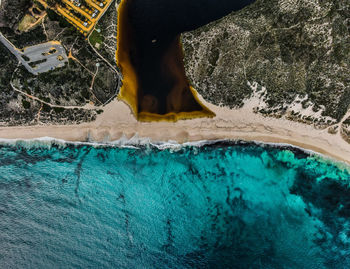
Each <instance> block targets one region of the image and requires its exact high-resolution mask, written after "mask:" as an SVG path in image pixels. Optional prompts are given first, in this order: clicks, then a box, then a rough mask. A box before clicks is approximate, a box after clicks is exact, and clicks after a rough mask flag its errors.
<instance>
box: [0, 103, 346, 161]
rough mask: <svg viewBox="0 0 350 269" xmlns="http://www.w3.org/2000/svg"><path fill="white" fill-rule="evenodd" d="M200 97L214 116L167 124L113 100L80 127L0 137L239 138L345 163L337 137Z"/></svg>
mask: <svg viewBox="0 0 350 269" xmlns="http://www.w3.org/2000/svg"><path fill="white" fill-rule="evenodd" d="M200 99H201V101H202V102H203V103H204V104H205V105H206V106H207V107H208V108H209V109H210V110H212V111H213V112H215V113H216V117H215V118H199V119H192V120H182V121H178V122H175V123H172V122H150V123H147V122H138V121H137V120H136V119H135V117H134V116H133V115H132V113H131V110H130V108H129V106H127V105H126V104H125V103H123V102H121V101H119V100H114V101H112V102H111V103H110V104H108V105H107V106H106V107H105V109H104V112H103V113H101V114H100V115H98V116H97V119H96V120H95V121H94V122H90V123H83V124H80V125H36V126H23V127H1V128H0V138H2V139H34V138H40V137H52V138H55V139H63V140H66V141H74V142H76V141H87V140H90V141H95V142H108V141H114V140H118V139H120V138H128V139H130V138H132V137H134V136H138V137H139V138H148V139H150V140H151V141H162V142H168V141H176V142H178V143H184V142H193V141H200V140H219V139H231V140H245V141H260V142H266V143H286V144H290V145H294V146H298V147H301V148H304V149H307V150H312V151H315V152H318V153H321V154H323V155H326V156H329V157H332V158H334V159H336V160H339V161H344V162H346V163H348V164H350V144H348V143H347V142H345V141H344V140H343V139H342V138H341V137H340V135H332V134H329V133H328V132H327V130H326V129H325V130H317V129H315V128H314V127H313V126H311V125H306V124H302V123H297V122H292V121H289V120H286V119H275V118H266V117H263V116H261V115H258V114H255V113H253V111H252V108H253V106H254V104H253V103H251V102H249V101H248V102H247V103H246V105H245V106H244V107H243V108H241V109H229V108H225V107H218V106H214V105H212V104H209V103H207V102H205V101H204V100H203V99H202V98H201V97H200Z"/></svg>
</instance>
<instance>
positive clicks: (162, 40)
mask: <svg viewBox="0 0 350 269" xmlns="http://www.w3.org/2000/svg"><path fill="white" fill-rule="evenodd" d="M252 2H254V0H243V1H231V0H222V1H220V4H218V3H217V1H214V0H197V1H185V0H177V1H173V0H170V1H163V0H142V1H141V0H122V2H121V4H120V5H119V10H118V14H119V18H118V37H117V39H118V44H117V55H116V57H117V63H118V66H119V67H120V69H121V71H122V74H123V86H122V88H121V90H120V95H119V97H120V99H121V100H123V101H125V102H126V103H127V104H129V106H130V107H131V108H132V110H133V113H134V114H135V115H136V118H137V119H138V120H140V121H160V120H165V121H177V120H180V119H191V118H197V117H214V116H215V114H214V113H213V112H212V111H210V110H209V109H208V108H207V107H206V106H205V105H204V104H203V103H202V102H200V100H199V98H198V96H197V93H196V91H195V90H194V89H193V88H192V87H191V86H190V83H189V80H188V78H187V77H186V73H185V68H184V62H183V50H182V44H181V41H180V35H181V33H182V32H184V31H189V30H194V29H196V28H198V27H200V26H202V25H205V24H207V23H209V22H211V21H213V20H215V19H219V18H221V17H223V16H225V15H227V14H229V13H230V12H232V11H234V10H238V9H241V8H243V7H244V6H246V5H248V4H250V3H252Z"/></svg>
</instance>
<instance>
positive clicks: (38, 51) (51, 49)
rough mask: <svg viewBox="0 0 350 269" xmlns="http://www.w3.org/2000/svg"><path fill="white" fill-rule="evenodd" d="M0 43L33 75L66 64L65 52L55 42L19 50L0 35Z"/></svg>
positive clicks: (59, 44)
mask: <svg viewBox="0 0 350 269" xmlns="http://www.w3.org/2000/svg"><path fill="white" fill-rule="evenodd" d="M0 42H1V43H3V44H4V45H5V47H6V48H7V49H8V50H9V51H10V52H11V53H12V54H14V55H15V56H16V58H17V59H18V61H19V62H20V63H21V64H23V65H24V67H25V68H26V69H27V70H28V71H29V72H30V73H32V74H34V75H38V74H40V73H45V72H47V71H50V70H53V69H55V68H57V67H62V66H64V65H65V63H66V62H68V57H67V54H66V50H65V49H64V47H63V46H62V45H61V43H59V42H57V41H51V42H47V43H43V44H38V45H35V46H31V47H26V48H24V49H21V50H19V49H17V48H16V47H15V46H14V45H13V44H12V43H11V42H10V41H9V40H8V39H7V38H6V37H4V36H3V34H2V33H0Z"/></svg>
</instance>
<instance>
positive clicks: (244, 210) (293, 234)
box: [0, 138, 350, 268]
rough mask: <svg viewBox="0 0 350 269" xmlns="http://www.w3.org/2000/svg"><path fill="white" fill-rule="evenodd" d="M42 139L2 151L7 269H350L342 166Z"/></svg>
mask: <svg viewBox="0 0 350 269" xmlns="http://www.w3.org/2000/svg"><path fill="white" fill-rule="evenodd" d="M42 140H44V141H46V145H45V146H43V144H39V143H37V144H35V145H33V144H32V145H31V146H30V147H29V146H28V144H27V145H25V143H23V142H16V143H14V144H12V145H3V146H0V264H1V265H2V266H1V267H4V268H24V267H25V268H47V267H49V266H52V267H54V268H56V267H64V268H77V267H79V268H348V267H349V265H350V258H349V257H350V222H349V216H350V190H349V182H350V173H349V172H348V170H347V169H345V166H341V165H338V164H334V163H332V162H331V161H329V160H324V159H322V158H320V157H319V156H317V155H309V154H307V153H306V152H304V151H301V150H297V149H293V148H291V147H280V148H277V147H272V146H266V145H265V146H262V145H257V144H253V143H243V142H240V143H238V142H237V143H235V144H233V143H227V142H225V143H224V142H223V141H216V142H215V143H214V142H213V143H212V144H211V145H206V144H205V143H204V142H201V144H202V145H201V147H194V146H193V145H187V146H186V147H183V146H181V147H175V148H174V147H173V146H170V145H173V143H169V144H167V145H164V144H161V143H155V144H154V145H152V144H149V143H146V142H145V143H144V144H143V145H140V144H138V145H137V146H136V144H134V145H130V144H129V145H127V143H124V144H123V145H122V146H123V147H124V148H121V147H120V145H119V146H114V147H111V146H106V145H104V146H103V147H99V146H98V147H94V146H91V145H82V144H80V145H77V144H76V145H73V144H69V143H68V144H66V143H64V144H62V145H61V146H58V145H57V141H55V142H53V140H52V139H47V138H46V139H41V142H42V143H43V141H42ZM48 141H50V142H48ZM7 142H9V141H7ZM134 142H135V141H134ZM63 145H64V146H63ZM125 146H131V147H130V148H125ZM157 147H159V148H161V149H159V148H157Z"/></svg>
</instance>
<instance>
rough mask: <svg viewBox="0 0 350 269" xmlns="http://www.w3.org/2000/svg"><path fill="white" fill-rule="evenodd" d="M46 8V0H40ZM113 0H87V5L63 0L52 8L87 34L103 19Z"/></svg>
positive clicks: (73, 0) (71, 0) (72, 0)
mask: <svg viewBox="0 0 350 269" xmlns="http://www.w3.org/2000/svg"><path fill="white" fill-rule="evenodd" d="M38 1H39V2H40V3H41V4H43V5H44V6H45V7H46V8H48V5H47V3H46V0H38ZM112 1H113V0H102V1H99V2H98V1H96V0H86V1H85V2H86V3H87V6H83V5H81V3H80V2H79V1H75V0H62V3H63V5H58V4H57V5H56V6H55V7H54V8H52V9H53V10H54V11H55V12H56V13H58V14H59V15H61V16H63V17H64V18H65V19H66V20H67V21H68V22H69V23H70V24H72V25H73V26H74V27H75V28H76V29H77V30H78V31H79V32H80V33H82V34H83V35H84V36H87V35H88V34H89V33H90V32H91V31H92V30H93V28H94V27H95V25H96V23H97V22H98V21H99V20H100V19H101V17H102V16H103V15H104V13H105V12H106V10H107V9H108V8H109V6H110V5H111V3H112Z"/></svg>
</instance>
